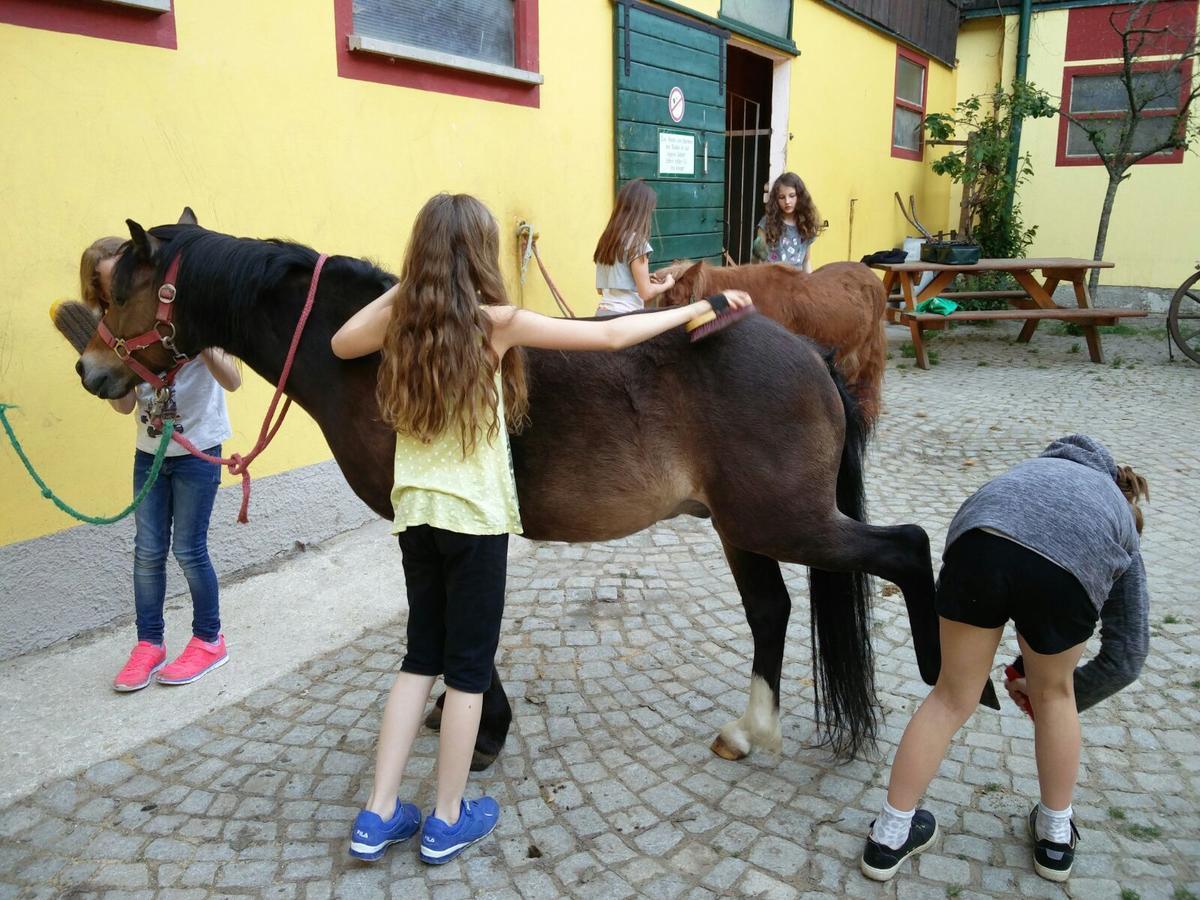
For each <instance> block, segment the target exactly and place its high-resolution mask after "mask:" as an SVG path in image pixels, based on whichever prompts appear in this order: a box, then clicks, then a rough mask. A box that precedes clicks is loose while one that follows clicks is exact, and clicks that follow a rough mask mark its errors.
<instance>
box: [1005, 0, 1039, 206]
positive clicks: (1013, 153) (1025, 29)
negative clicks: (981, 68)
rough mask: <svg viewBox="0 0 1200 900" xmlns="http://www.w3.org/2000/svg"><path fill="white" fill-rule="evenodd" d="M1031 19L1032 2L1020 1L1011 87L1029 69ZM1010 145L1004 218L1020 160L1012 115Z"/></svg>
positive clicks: (1017, 122) (1018, 133) (1017, 125)
mask: <svg viewBox="0 0 1200 900" xmlns="http://www.w3.org/2000/svg"><path fill="white" fill-rule="evenodd" d="M1032 18H1033V0H1021V13H1020V19H1019V20H1018V22H1017V73H1016V76H1015V77H1014V78H1013V86H1014V87H1015V86H1016V85H1017V84H1023V83H1024V81H1025V73H1026V71H1027V70H1028V68H1029V23H1030V21H1031V20H1032ZM1010 139H1011V142H1012V143H1011V144H1010V146H1009V148H1008V182H1009V185H1010V186H1009V189H1008V202H1007V203H1006V204H1005V210H1004V211H1005V216H1006V217H1009V216H1012V208H1013V201H1014V200H1015V198H1016V192H1017V166H1018V165H1020V160H1021V117H1020V116H1019V115H1016V114H1015V113H1014V114H1013V121H1012V134H1011V136H1010Z"/></svg>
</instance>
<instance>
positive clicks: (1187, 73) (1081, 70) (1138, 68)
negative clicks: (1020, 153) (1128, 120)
mask: <svg viewBox="0 0 1200 900" xmlns="http://www.w3.org/2000/svg"><path fill="white" fill-rule="evenodd" d="M1173 65H1174V63H1172V62H1171V61H1169V60H1165V61H1161V62H1141V63H1134V65H1133V70H1134V71H1135V72H1155V71H1162V70H1163V69H1169V68H1171V66H1173ZM1120 71H1121V63H1105V64H1102V65H1095V66H1068V67H1066V68H1064V69H1063V83H1062V97H1063V100H1064V101H1065V102H1066V103H1067V106H1068V109H1069V108H1070V103H1071V80H1072V79H1073V78H1074V77H1075V76H1076V75H1113V74H1117V73H1119V72H1120ZM1191 83H1192V66H1191V63H1190V61H1189V62H1187V63H1185V65H1184V70H1183V77H1182V78H1181V79H1180V84H1179V106H1176V107H1175V109H1153V110H1146V111H1145V112H1143V113H1142V115H1143V116H1146V117H1148V118H1149V117H1154V116H1174V115H1175V114H1176V113H1178V112H1179V108H1180V107H1181V106H1182V105H1183V101H1184V99H1185V98H1186V96H1187V91H1188V89H1189V87H1190V85H1191ZM1072 115H1073V116H1075V118H1077V119H1119V118H1121V116H1122V113H1120V112H1093V113H1076V112H1072ZM1069 128H1070V122H1068V121H1067V119H1066V117H1065V116H1059V117H1058V153H1057V155H1056V157H1055V160H1054V164H1055V165H1056V166H1101V165H1104V163H1103V162H1102V161H1101V159H1100V157H1099V156H1076V155H1072V156H1068V155H1067V131H1068V130H1069ZM1181 162H1183V149H1182V148H1180V149H1178V150H1174V151H1172V152H1171V153H1162V154H1159V155H1157V156H1149V157H1147V158H1146V159H1143V160H1142V161H1141V162H1139V163H1137V165H1139V166H1144V165H1158V164H1161V163H1181Z"/></svg>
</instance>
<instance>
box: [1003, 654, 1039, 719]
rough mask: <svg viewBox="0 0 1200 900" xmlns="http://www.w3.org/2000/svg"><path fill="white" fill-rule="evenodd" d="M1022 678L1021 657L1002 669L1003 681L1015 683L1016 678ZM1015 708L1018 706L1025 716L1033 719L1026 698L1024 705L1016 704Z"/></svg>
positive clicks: (1023, 667) (1022, 666)
mask: <svg viewBox="0 0 1200 900" xmlns="http://www.w3.org/2000/svg"><path fill="white" fill-rule="evenodd" d="M1024 677H1025V666H1024V663H1023V660H1022V659H1021V657H1019V656H1018V657H1017V658H1016V659H1014V660H1013V661H1012V662H1011V663H1009V664H1008V665H1007V666H1005V667H1004V680H1005V681H1016V680H1017V679H1018V678H1024ZM1017 706H1019V707H1020V708H1021V709H1022V710H1023V711H1024V713H1025V715H1027V716H1029V718H1031V719H1032V718H1033V706H1032V704H1030V702H1029V700H1028V698H1027V699H1026V700H1025V702H1024V703H1018V704H1017Z"/></svg>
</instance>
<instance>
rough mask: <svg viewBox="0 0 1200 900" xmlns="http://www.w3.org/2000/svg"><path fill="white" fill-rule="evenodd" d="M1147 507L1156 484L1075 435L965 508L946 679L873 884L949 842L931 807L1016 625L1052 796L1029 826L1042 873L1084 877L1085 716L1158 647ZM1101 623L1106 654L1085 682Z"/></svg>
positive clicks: (1017, 690) (936, 693)
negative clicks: (1076, 797) (1009, 627)
mask: <svg viewBox="0 0 1200 900" xmlns="http://www.w3.org/2000/svg"><path fill="white" fill-rule="evenodd" d="M1143 496H1146V497H1148V496H1149V489H1148V487H1147V485H1146V480H1145V479H1144V478H1142V477H1141V476H1140V475H1138V474H1137V473H1136V472H1134V471H1133V470H1132V469H1130V468H1129V467H1128V466H1122V467H1120V468H1118V467H1117V465H1116V463H1114V462H1113V458H1112V455H1111V454H1110V453H1109V452H1108V450H1107V449H1105V447H1104V446H1103V445H1102V444H1100V443H1099V442H1098V441H1095V440H1092V439H1091V438H1089V437H1087V436H1086V435H1081V434H1075V435H1070V436H1068V437H1065V438H1060V439H1059V440H1057V441H1055V442H1054V443H1052V444H1051V445H1050V446H1049V447H1047V448H1046V450H1045V451H1043V452H1042V454H1041V455H1040V456H1038V457H1037V458H1036V459H1031V460H1027V461H1025V462H1023V463H1021V464H1020V465H1018V466H1016V467H1015V468H1013V469H1011V470H1010V471H1008V472H1007V473H1005V474H1004V475H1001V476H1000V477H998V478H995V479H993V480H992V481H989V482H988V483H987V484H985V485H984V486H983V487H982V488H980V489H979V490H978V491H976V492H975V493H974V494H973V495H972V496H971V497H969V498H968V499H967V501H966V503H964V504H963V505H962V508H961V509H959V511H958V513H957V514H956V515H955V516H954V519H953V521H951V523H950V530H949V534H948V535H947V537H946V551H945V553H944V554H943V558H944V563H943V566H942V571H941V575H940V576H939V577H938V584H937V611H938V616H939V617H940V622H941V636H942V642H941V643H942V669H941V674H940V675H939V676H938V680H937V684H936V685H935V686H934V688H933V692H932V693H930V695H929V696H928V697H926V698H925V701H924V702H923V703H922V704H921V706H920V708H919V709H918V710H917V711H916V713H915V714H914V715H913V718H912V721H911V722H909V724H908V728H907V729H905V732H904V737H903V738H902V739H901V741H900V747H899V749H898V750H897V751H896V759H895V762H894V763H893V765H892V777H891V783H890V784H889V785H888V792H887V799H886V800H885V801H884V804H883V810H882V811H881V812H880V814H879V818H877V819H876V820H875V821H874V823H872V827H871V832H870V835H869V836H868V838H867V843H866V847H865V849H864V850H863V856H862V870H863V872H864V873H865V874H866V875H867V876H868V877H870V878H873V879H875V880H877V881H886V880H888V879H889V878H891V877H892V875H894V874H895V873H896V870H897V869H898V868H899V866H900V864H901V863H902V862H903V861H904V860H905V859H906V858H907V857H908V856H910V855H912V854H914V853H919V852H921V851H922V850H924V849H925V848H926V847H928V846H929V845H930V844H931V843H932V842H933V839H934V837H936V835H937V823H936V822H935V821H934V818H933V815H932V814H930V813H929V812H928V811H927V810H923V809H916V805H917V801H918V800H920V799H921V795H922V794H924V793H925V789H926V788H927V787H928V786H929V782H930V780H931V779H932V778H933V776H934V774H935V773H936V772H937V769H938V766H939V765H940V764H941V762H942V758H943V757H944V756H945V754H946V749H947V747H948V746H949V744H950V740H951V738H953V737H954V733H955V732H956V731H958V729H959V727H960V726H961V725H962V724H963V723H964V722H965V721H966V720H967V717H968V716H970V715H971V713H972V712H973V711H974V709H975V706H976V704H977V703H978V702H979V695H980V692H981V691H982V690H983V687H984V685H985V684H986V682H987V679H988V672H989V670H990V669H991V667H992V661H993V657H994V656H995V653H996V648H997V646H998V645H999V643H1000V638H1001V636H1002V635H1003V634H1004V625H1005V623H1006V622H1007V621H1008V620H1009V619H1010V618H1011V619H1012V620H1013V624H1014V625H1015V626H1016V630H1017V641H1018V643H1019V644H1020V646H1021V653H1022V658H1023V660H1024V676H1023V677H1022V678H1020V679H1010V681H1012V682H1013V683H1011V684H1010V685H1009V693H1010V694H1011V695H1012V696H1013V699H1014V701H1016V702H1017V703H1018V705H1019V706H1021V708H1022V709H1025V710H1026V711H1027V712H1028V713H1029V714H1030V715H1031V716H1032V717H1033V720H1034V722H1033V729H1034V731H1033V734H1034V752H1035V755H1036V757H1037V773H1038V785H1039V787H1040V789H1041V802H1040V803H1038V804H1036V805H1035V806H1034V807H1033V809H1032V811H1030V813H1029V836H1030V840H1031V842H1032V843H1033V866H1034V871H1036V872H1037V874H1038V875H1040V876H1042V877H1043V878H1046V879H1048V880H1050V881H1066V880H1067V878H1068V877H1069V876H1070V874H1071V867H1072V864H1073V862H1074V857H1075V841H1076V838H1077V837H1078V831H1077V830H1076V828H1075V823H1074V821H1073V819H1072V812H1071V796H1072V794H1073V792H1074V790H1075V779H1076V776H1077V775H1078V770H1079V746H1080V734H1079V716H1078V714H1077V713H1078V710H1081V709H1087V708H1088V707H1089V706H1092V705H1093V704H1095V703H1098V702H1099V701H1101V700H1103V699H1104V698H1105V697H1108V696H1110V695H1112V694H1114V693H1116V692H1117V691H1119V690H1120V689H1121V688H1123V687H1125V686H1127V685H1129V684H1131V683H1132V682H1133V681H1134V679H1136V678H1137V676H1138V674H1139V673H1140V672H1141V668H1142V662H1143V661H1144V660H1145V658H1146V652H1147V647H1148V644H1149V628H1148V620H1149V604H1150V601H1149V596H1148V594H1147V592H1146V572H1145V569H1144V568H1143V565H1142V556H1141V551H1140V543H1139V535H1140V533H1141V530H1142V514H1141V510H1140V509H1139V508H1138V500H1139V499H1140V498H1141V497H1143ZM1097 620H1099V621H1100V622H1101V631H1100V637H1101V644H1100V653H1099V654H1098V655H1097V656H1096V658H1095V659H1093V660H1092V661H1091V662H1089V663H1088V664H1087V665H1085V666H1082V667H1080V668H1078V669H1077V668H1076V664H1077V663H1078V662H1079V659H1080V656H1081V655H1082V654H1083V650H1084V647H1085V646H1086V644H1087V641H1088V638H1090V637H1091V635H1092V632H1093V630H1094V629H1095V627H1096V622H1097ZM1014 674H1015V673H1014Z"/></svg>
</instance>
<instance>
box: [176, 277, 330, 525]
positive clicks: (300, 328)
mask: <svg viewBox="0 0 1200 900" xmlns="http://www.w3.org/2000/svg"><path fill="white" fill-rule="evenodd" d="M326 259H328V257H327V256H326V255H325V254H324V253H322V254H321V255H320V256H318V257H317V265H316V268H314V269H313V275H312V281H311V282H310V283H309V285H308V297H307V298H306V299H305V301H304V309H303V310H302V311H301V313H300V320H299V321H298V322H297V323H296V330H295V332H294V333H293V334H292V345H291V346H290V347H289V348H288V355H287V359H285V360H284V361H283V371H282V372H281V373H280V374H279V384H278V385H277V386H276V388H275V396H274V397H272V398H271V405H270V406H268V407H267V414H266V416H265V417H264V418H263V423H262V428H260V429H259V432H258V440H257V441H255V443H254V446H253V447H252V448H251V449H250V452H248V453H246V454H245V455H242V454H241V453H232V454H230V455H229V457H228V458H226V457H221V456H209V455H208V454H207V453H205V452H203V451H202V450H200V449H199V448H197V447H196V445H195V444H193V443H192V442H191V441H189V440H188V439H187V438H185V437H184V436H183V435H181V434H180V433H179V432H178V431H176V432H175V433H174V434H172V435H171V438H172V440H174V441H175V442H176V443H177V444H179V445H180V446H181V447H183V448H184V449H185V450H187V452H188V453H190V454H192V456H196V457H199V458H200V459H202V460H204V461H205V462H210V463H216V464H217V465H221V466H228V467H229V474H230V475H241V476H242V506H241V509H239V510H238V517H237V520H238V521H239V522H241V523H242V524H245V523H246V522H249V521H250V515H249V513H250V463H252V462H254V460H255V458H256V457H257V456H258V454H260V453H262V452H263V451H264V450H266V449H267V445H268V444H270V443H271V441H272V440H274V438H275V434H276V433H277V432H278V431H279V428H280V426H281V425H283V420H284V418H286V416H287V413H288V410H289V409H291V406H292V398H291V397H288V398H287V400H286V402H285V403H284V404H283V409H282V410H281V411H280V413H279V418H278V419H277V420H276V421H275V423H274V424H272V423H271V419H272V418H274V416H275V408H276V407H277V406H278V405H279V398H280V397H282V396H283V389H284V388H285V387H286V386H287V380H288V374H289V373H290V372H291V371H292V362H293V361H294V360H295V359H296V348H298V347H299V346H300V336H301V335H302V334H303V333H304V325H305V323H306V322H307V321H308V314H309V313H310V312H312V308H313V301H314V300H315V299H316V297H317V282H318V281H319V280H320V278H321V269H322V268H324V266H325V260H326Z"/></svg>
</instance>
